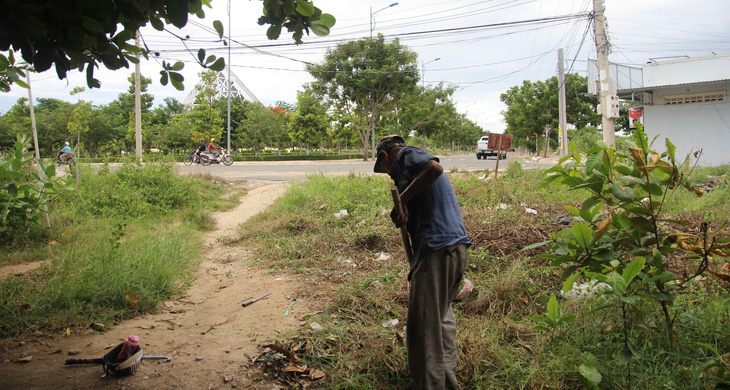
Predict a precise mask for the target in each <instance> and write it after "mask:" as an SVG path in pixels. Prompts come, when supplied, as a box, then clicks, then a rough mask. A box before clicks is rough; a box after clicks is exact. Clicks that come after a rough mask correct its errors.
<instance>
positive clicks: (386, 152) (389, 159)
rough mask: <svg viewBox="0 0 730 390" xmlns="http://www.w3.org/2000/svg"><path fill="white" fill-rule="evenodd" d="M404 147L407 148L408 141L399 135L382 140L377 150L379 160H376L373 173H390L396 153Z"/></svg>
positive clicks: (387, 136)
mask: <svg viewBox="0 0 730 390" xmlns="http://www.w3.org/2000/svg"><path fill="white" fill-rule="evenodd" d="M404 146H406V140H404V139H403V137H401V136H399V135H396V134H391V135H386V136H385V137H383V138H381V139H380V141H378V146H377V147H376V148H375V150H376V152H377V156H378V158H377V159H376V160H375V167H374V168H373V172H378V173H389V171H390V165H391V164H392V163H393V159H394V158H395V154H396V153H394V151H395V150H400V148H402V147H404ZM386 165H387V166H386Z"/></svg>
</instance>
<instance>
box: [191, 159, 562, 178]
mask: <svg viewBox="0 0 730 390" xmlns="http://www.w3.org/2000/svg"><path fill="white" fill-rule="evenodd" d="M439 159H440V160H441V165H442V166H443V167H444V170H445V171H447V172H449V171H455V170H458V171H479V170H484V169H490V170H494V168H495V165H496V162H497V160H496V159H488V160H477V158H476V156H475V155H474V154H471V153H470V154H463V155H455V156H445V157H439ZM512 161H519V162H520V163H521V164H522V166H523V168H525V169H531V168H549V167H552V166H553V165H555V163H556V162H557V158H554V157H548V158H547V159H540V160H539V161H533V159H532V157H531V156H522V155H519V154H516V153H508V154H507V159H506V160H501V161H500V163H499V170H500V172H503V171H504V170H505V169H507V166H508V165H509V164H510V163H511V162H512ZM177 169H178V171H179V172H180V173H183V174H193V173H209V174H211V175H214V176H218V177H220V178H222V179H225V180H269V181H291V180H295V181H303V180H306V179H307V176H310V175H316V174H320V173H321V174H324V175H328V176H337V175H347V174H349V173H353V174H365V175H369V174H372V173H373V161H372V160H369V161H362V160H328V161H236V162H234V163H233V165H231V166H229V167H227V166H224V165H221V164H214V165H209V166H205V167H204V166H201V165H199V164H193V165H191V166H185V165H183V164H177Z"/></svg>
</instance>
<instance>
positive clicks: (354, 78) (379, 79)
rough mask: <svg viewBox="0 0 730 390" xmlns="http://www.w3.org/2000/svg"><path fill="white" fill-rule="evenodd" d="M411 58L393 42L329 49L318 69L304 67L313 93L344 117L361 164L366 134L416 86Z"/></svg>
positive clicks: (364, 41)
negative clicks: (357, 141) (354, 137)
mask: <svg viewBox="0 0 730 390" xmlns="http://www.w3.org/2000/svg"><path fill="white" fill-rule="evenodd" d="M416 59H417V55H416V53H415V52H413V51H411V50H410V49H408V48H407V47H405V46H403V45H401V44H400V42H399V41H398V40H397V39H396V40H394V41H392V42H385V39H384V38H383V35H382V34H378V37H377V38H364V39H361V40H358V41H350V42H345V43H342V44H339V45H337V47H335V48H334V49H329V50H328V51H327V54H326V55H325V59H324V62H323V63H321V64H313V65H308V66H307V70H308V71H309V73H311V74H312V76H313V77H314V78H315V80H316V81H315V82H314V83H312V88H313V90H314V91H315V92H316V93H317V94H319V95H321V96H323V97H324V98H325V99H326V100H327V103H328V105H330V106H331V107H333V108H334V109H335V110H336V111H338V112H339V113H341V114H342V115H344V116H347V117H348V118H349V121H350V123H351V124H352V126H353V127H354V128H355V129H356V130H357V133H358V135H359V136H360V142H361V143H362V146H363V154H364V155H363V159H364V160H367V159H368V150H369V148H368V144H369V143H370V130H371V129H372V128H375V129H376V132H377V128H376V122H377V119H378V118H379V117H380V115H381V114H382V113H384V112H388V111H390V110H392V109H393V108H394V107H395V106H396V103H398V102H400V100H401V98H402V97H403V95H404V94H406V93H408V92H410V91H412V90H413V89H414V88H415V87H416V84H417V83H418V77H419V75H418V63H417V61H416Z"/></svg>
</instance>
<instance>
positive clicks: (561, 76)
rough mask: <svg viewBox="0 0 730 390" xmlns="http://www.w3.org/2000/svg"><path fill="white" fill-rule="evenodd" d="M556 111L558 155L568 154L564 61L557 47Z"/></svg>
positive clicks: (561, 50)
mask: <svg viewBox="0 0 730 390" xmlns="http://www.w3.org/2000/svg"><path fill="white" fill-rule="evenodd" d="M558 111H559V121H560V124H559V126H560V139H561V141H560V146H561V148H560V157H563V156H567V155H568V129H567V126H568V124H567V120H566V118H567V112H566V111H567V108H566V104H565V61H564V60H563V49H562V48H560V49H558Z"/></svg>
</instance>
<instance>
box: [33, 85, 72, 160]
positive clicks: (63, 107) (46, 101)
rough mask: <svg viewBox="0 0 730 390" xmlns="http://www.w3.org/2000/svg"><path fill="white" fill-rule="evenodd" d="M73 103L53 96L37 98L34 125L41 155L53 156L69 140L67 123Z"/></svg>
mask: <svg viewBox="0 0 730 390" xmlns="http://www.w3.org/2000/svg"><path fill="white" fill-rule="evenodd" d="M73 109H74V104H72V103H69V102H67V101H64V100H60V99H54V98H38V99H36V105H35V107H34V112H35V121H36V127H37V128H38V146H39V147H40V149H41V155H42V156H54V155H55V153H56V151H57V150H58V149H60V148H61V147H62V146H63V142H64V141H70V140H71V138H70V134H69V130H68V123H69V121H70V120H71V112H72V111H73Z"/></svg>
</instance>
